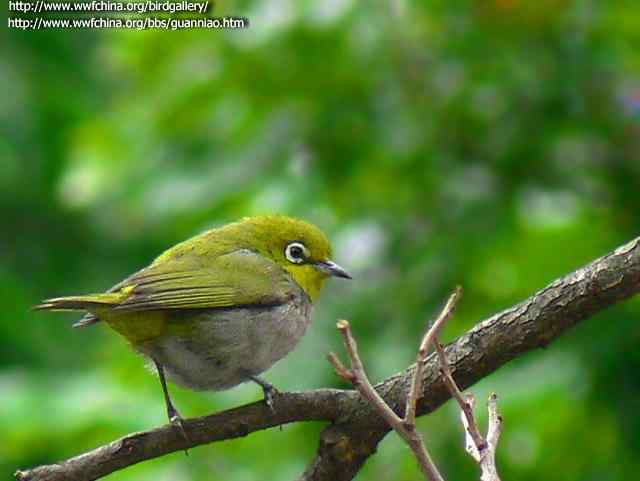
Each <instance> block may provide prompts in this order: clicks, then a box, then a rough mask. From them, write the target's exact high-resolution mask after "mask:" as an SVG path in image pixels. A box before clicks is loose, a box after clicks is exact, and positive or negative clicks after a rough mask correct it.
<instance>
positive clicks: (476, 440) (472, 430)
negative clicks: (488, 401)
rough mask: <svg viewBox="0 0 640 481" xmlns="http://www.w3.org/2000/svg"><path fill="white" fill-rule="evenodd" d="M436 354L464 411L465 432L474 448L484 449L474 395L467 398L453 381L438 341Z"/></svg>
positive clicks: (445, 379)
mask: <svg viewBox="0 0 640 481" xmlns="http://www.w3.org/2000/svg"><path fill="white" fill-rule="evenodd" d="M435 346H436V352H437V354H438V360H439V362H440V372H441V373H442V378H443V380H444V382H445V384H446V386H447V389H448V390H449V393H450V394H451V397H452V398H453V399H455V400H456V402H457V403H458V405H459V406H460V410H461V411H462V415H463V417H464V418H466V419H465V422H464V426H465V432H466V433H467V434H468V435H469V436H470V437H471V440H472V441H473V444H474V446H475V447H476V449H478V450H482V449H484V447H485V446H486V444H487V442H486V441H485V440H484V438H483V437H482V434H480V430H479V429H478V423H476V420H475V416H474V415H473V406H474V403H475V399H474V397H473V395H469V396H467V398H466V399H465V396H464V395H463V394H462V392H461V391H460V388H458V385H457V384H456V382H455V381H454V380H453V376H452V375H451V369H450V368H449V361H448V359H447V355H446V354H445V352H444V348H443V347H442V344H440V342H439V341H438V340H437V339H436V342H435Z"/></svg>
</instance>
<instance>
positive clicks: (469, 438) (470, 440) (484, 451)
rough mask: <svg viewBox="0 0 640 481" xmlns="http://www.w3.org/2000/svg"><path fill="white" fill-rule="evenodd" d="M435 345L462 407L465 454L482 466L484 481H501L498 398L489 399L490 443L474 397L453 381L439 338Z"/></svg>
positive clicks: (448, 383)
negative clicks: (479, 426) (482, 428)
mask: <svg viewBox="0 0 640 481" xmlns="http://www.w3.org/2000/svg"><path fill="white" fill-rule="evenodd" d="M434 344H435V346H436V352H437V354H438V361H439V362H440V373H441V374H442V378H443V380H444V383H445V385H446V387H447V389H448V390H449V393H450V394H451V397H452V398H453V399H455V400H456V402H457V403H458V405H459V406H460V418H461V420H462V425H463V426H464V431H465V450H466V451H467V453H469V455H470V456H471V457H472V458H473V459H474V460H475V461H476V462H477V463H478V464H479V465H480V473H481V474H480V480H481V481H500V476H498V470H497V468H496V449H497V448H498V440H499V439H500V433H501V431H502V418H501V417H500V415H499V414H498V403H497V399H498V396H497V395H496V394H495V393H493V394H491V396H490V397H489V402H488V410H489V427H488V429H487V439H486V440H485V439H484V438H483V437H482V434H480V429H479V428H478V423H477V421H476V418H475V416H474V414H473V408H474V407H475V403H476V400H475V397H474V396H473V394H469V395H467V396H466V397H465V395H464V394H462V392H461V391H460V388H459V387H458V385H457V384H456V382H455V380H454V379H453V375H452V374H451V369H450V368H449V361H448V359H447V355H446V353H445V350H444V348H443V347H442V344H440V342H439V341H438V339H437V337H436V338H435V339H434Z"/></svg>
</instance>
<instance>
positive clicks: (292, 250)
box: [284, 242, 309, 264]
mask: <svg viewBox="0 0 640 481" xmlns="http://www.w3.org/2000/svg"><path fill="white" fill-rule="evenodd" d="M284 256H285V257H286V258H287V260H288V261H289V262H293V263H294V264H302V263H303V262H304V261H305V260H306V258H307V257H309V251H308V250H307V248H306V247H305V246H304V244H302V243H301V242H292V243H291V244H288V245H287V247H285V249H284Z"/></svg>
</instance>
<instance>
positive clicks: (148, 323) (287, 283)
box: [34, 215, 352, 435]
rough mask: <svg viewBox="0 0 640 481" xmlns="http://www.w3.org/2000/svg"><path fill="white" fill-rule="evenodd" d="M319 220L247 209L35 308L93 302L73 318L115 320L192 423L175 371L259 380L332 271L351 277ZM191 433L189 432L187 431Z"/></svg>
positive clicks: (204, 384) (192, 376)
mask: <svg viewBox="0 0 640 481" xmlns="http://www.w3.org/2000/svg"><path fill="white" fill-rule="evenodd" d="M331 252H332V249H331V244H330V243H329V240H328V239H327V237H326V236H325V234H324V233H323V232H322V231H321V230H320V229H319V228H318V227H316V226H315V225H313V224H311V223H309V222H306V221H303V220H300V219H297V218H293V217H288V216H284V215H263V216H254V217H246V218H243V219H241V220H239V221H237V222H233V223H229V224H226V225H224V226H221V227H218V228H213V229H210V230H208V231H205V232H203V233H201V234H199V235H196V236H195V237H192V238H190V239H188V240H185V241H183V242H181V243H179V244H177V245H175V246H173V247H171V248H169V249H168V250H166V251H165V252H164V253H162V254H161V255H159V256H158V257H157V258H156V259H155V260H154V261H153V262H152V263H151V264H150V265H148V266H147V267H145V268H143V269H141V270H139V271H137V272H135V273H134V274H132V275H131V276H129V277H127V278H126V279H124V280H123V281H122V282H119V283H118V284H116V285H115V286H113V287H112V288H111V289H109V290H108V291H107V292H104V293H98V294H88V295H79V296H68V297H57V298H52V299H47V300H44V301H42V302H41V303H40V304H38V305H37V306H35V307H34V309H36V310H49V311H65V310H71V311H85V312H86V314H85V316H84V317H83V318H82V319H80V320H79V321H78V322H76V323H75V324H74V325H73V326H74V327H86V326H91V325H94V324H96V323H99V322H103V323H105V324H107V325H108V326H109V327H110V328H112V329H113V330H115V331H116V332H117V333H118V334H120V335H121V336H122V337H124V338H125V339H126V341H128V343H129V344H130V345H131V347H132V348H133V349H134V350H135V351H136V352H138V353H140V354H141V355H142V356H144V357H145V358H147V360H148V361H149V364H150V366H153V367H154V368H155V370H156V372H157V375H158V378H159V380H160V384H161V387H162V392H163V396H164V402H165V407H166V411H167V417H168V418H169V421H170V423H172V424H177V425H179V426H180V427H181V428H182V430H183V433H184V426H183V418H182V416H181V415H180V413H179V412H178V410H177V409H176V407H175V404H174V403H173V401H172V399H171V396H170V394H169V390H168V388H167V379H168V380H170V381H172V382H173V383H175V384H177V385H180V386H183V387H186V388H189V389H192V390H196V391H221V390H226V389H230V388H232V387H234V386H237V385H239V384H241V383H245V382H249V381H253V382H255V383H257V384H258V385H260V387H261V388H262V390H263V394H264V401H265V402H266V403H267V405H268V406H269V407H270V408H271V409H273V405H274V395H275V394H277V390H276V389H275V388H274V386H273V385H272V384H271V383H269V382H268V381H267V380H265V379H264V378H263V377H261V374H262V373H263V372H265V371H267V370H268V369H269V368H271V367H272V366H273V365H274V364H275V363H276V362H277V361H279V360H280V359H282V358H283V357H285V356H286V355H287V354H289V353H290V352H291V351H292V350H293V348H294V347H295V346H296V345H297V344H298V342H299V341H300V339H301V338H302V336H303V335H304V333H305V331H306V330H307V327H308V326H309V324H310V316H311V310H312V306H313V305H314V303H315V302H316V301H317V300H318V297H319V295H320V291H321V290H322V287H323V286H324V284H325V281H326V280H327V279H328V278H330V277H337V278H345V279H352V276H351V275H350V274H349V273H348V272H347V271H346V270H345V269H343V268H342V267H340V266H339V265H338V264H336V263H335V262H334V261H333V260H332V259H331ZM185 435H186V434H185Z"/></svg>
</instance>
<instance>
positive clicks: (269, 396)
mask: <svg viewBox="0 0 640 481" xmlns="http://www.w3.org/2000/svg"><path fill="white" fill-rule="evenodd" d="M251 380H252V381H253V382H255V383H256V384H259V385H260V387H261V388H262V392H263V393H264V402H265V404H266V405H267V406H269V409H270V410H271V412H272V413H275V411H276V410H275V407H274V405H275V403H274V400H275V398H276V396H277V395H278V394H280V391H278V390H277V389H276V388H275V386H274V385H273V384H271V383H270V382H268V381H265V380H264V379H262V378H261V377H258V376H251Z"/></svg>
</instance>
